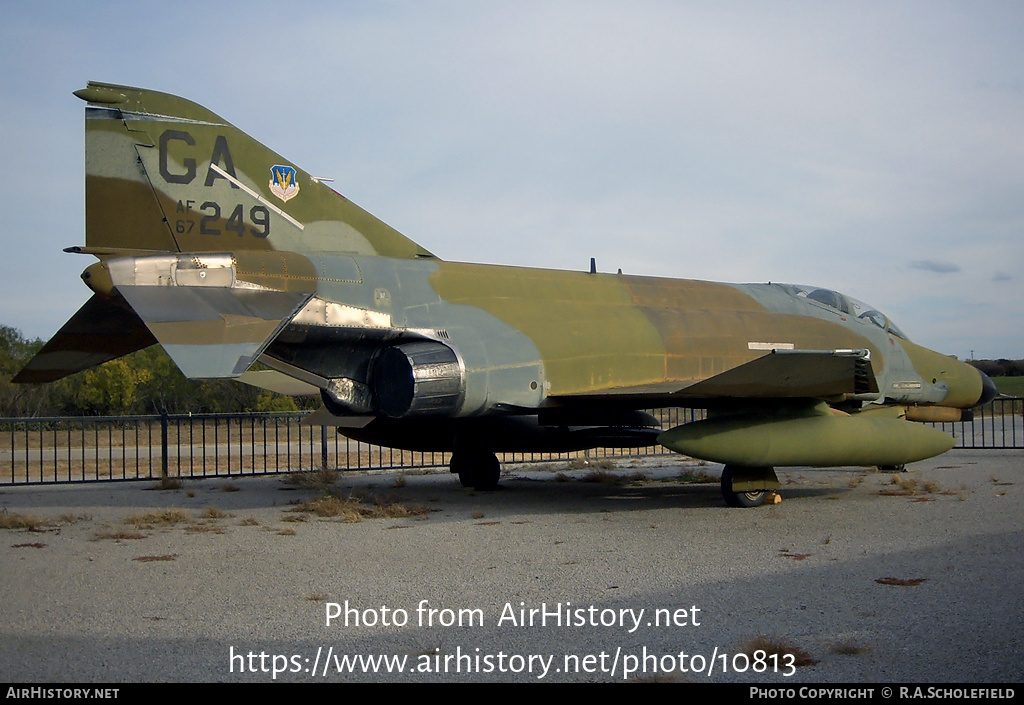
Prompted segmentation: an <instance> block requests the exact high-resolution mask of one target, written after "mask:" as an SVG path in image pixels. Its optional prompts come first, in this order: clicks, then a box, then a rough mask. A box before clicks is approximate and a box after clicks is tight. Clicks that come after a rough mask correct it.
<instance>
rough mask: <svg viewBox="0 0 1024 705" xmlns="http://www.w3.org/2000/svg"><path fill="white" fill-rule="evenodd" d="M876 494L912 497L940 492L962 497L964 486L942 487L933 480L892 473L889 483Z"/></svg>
mask: <svg viewBox="0 0 1024 705" xmlns="http://www.w3.org/2000/svg"><path fill="white" fill-rule="evenodd" d="M876 494H880V495H882V496H884V497H914V496H919V495H931V494H941V495H947V496H952V497H959V498H960V499H964V488H963V487H961V488H960V489H959V490H953V489H950V488H948V487H943V486H942V485H941V484H940V483H938V482H936V481H935V480H928V479H925V478H919V477H914V476H912V475H906V474H893V475H890V476H889V485H888V486H887V487H885V488H883V489H881V490H878V492H877V493H876Z"/></svg>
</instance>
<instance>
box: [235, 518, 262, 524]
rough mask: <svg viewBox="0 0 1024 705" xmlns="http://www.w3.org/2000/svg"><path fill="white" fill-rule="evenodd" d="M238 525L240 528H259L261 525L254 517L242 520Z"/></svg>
mask: <svg viewBox="0 0 1024 705" xmlns="http://www.w3.org/2000/svg"><path fill="white" fill-rule="evenodd" d="M238 525H239V526H259V525H260V523H259V521H257V520H256V519H254V518H253V517H246V518H245V519H241V520H240V521H239V522H238Z"/></svg>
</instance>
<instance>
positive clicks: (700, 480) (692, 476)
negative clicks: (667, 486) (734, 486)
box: [662, 470, 721, 485]
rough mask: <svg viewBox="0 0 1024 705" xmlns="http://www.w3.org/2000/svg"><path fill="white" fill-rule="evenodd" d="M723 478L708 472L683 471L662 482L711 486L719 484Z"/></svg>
mask: <svg viewBox="0 0 1024 705" xmlns="http://www.w3.org/2000/svg"><path fill="white" fill-rule="evenodd" d="M720 481H721V478H720V477H718V476H717V475H712V474H711V473H709V472H707V471H706V470H683V471H682V472H681V473H679V474H678V475H676V476H675V477H668V478H665V479H664V480H662V482H676V483H679V484H681V485H711V484H718V483H719V482H720Z"/></svg>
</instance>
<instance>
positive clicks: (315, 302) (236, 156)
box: [16, 83, 995, 503]
mask: <svg viewBox="0 0 1024 705" xmlns="http://www.w3.org/2000/svg"><path fill="white" fill-rule="evenodd" d="M76 95H77V96H78V97H79V98H82V99H83V100H85V101H87V102H88V107H87V109H86V245H85V247H77V248H70V251H74V252H81V253H87V254H92V255H94V256H96V257H97V258H98V259H99V262H98V263H96V264H93V265H92V266H90V267H89V268H88V269H86V271H85V272H84V273H83V279H84V280H85V281H86V283H87V284H88V285H89V287H90V288H91V289H92V290H93V291H94V295H93V297H92V299H90V300H89V302H88V303H87V304H86V305H85V306H84V307H83V308H82V309H81V310H80V311H79V312H78V313H77V314H76V315H75V316H74V317H73V318H72V319H71V320H70V321H69V322H68V323H67V324H66V325H65V326H64V328H62V329H61V330H60V331H59V332H58V333H57V334H56V335H55V336H54V338H53V339H52V340H51V341H50V343H49V344H48V345H47V346H46V347H45V348H44V349H43V351H41V352H40V354H39V355H38V356H37V357H36V358H34V359H33V360H32V361H31V362H30V363H29V364H28V366H27V367H26V368H25V369H24V370H23V371H22V372H21V373H20V374H19V375H18V377H16V381H20V382H45V381H50V380H54V379H58V378H60V377H63V376H65V375H68V374H72V373H74V372H78V371H80V370H83V369H86V368H88V367H91V366H93V365H96V364H100V363H102V362H104V361H106V360H110V359H113V358H115V357H118V356H120V355H124V354H127V353H129V352H132V351H133V350H137V349H141V348H144V347H146V346H148V345H152V344H154V343H159V344H161V345H163V346H164V348H165V349H166V350H167V352H168V353H169V354H170V355H171V357H172V358H173V359H174V361H175V362H176V364H177V365H178V366H179V367H180V368H181V370H182V371H183V372H184V373H185V374H186V375H188V376H190V377H204V378H205V377H239V378H241V379H243V380H244V381H250V382H254V383H257V384H261V385H264V386H267V387H268V388H274V389H281V390H284V391H289V392H292V393H309V392H313V393H316V392H318V391H319V392H320V393H321V395H322V397H323V400H324V403H325V407H326V410H322V411H321V412H317V414H315V415H314V417H315V419H319V422H321V423H325V424H330V425H337V426H338V427H339V430H340V431H341V432H343V433H345V434H347V435H350V436H352V437H355V438H358V439H361V440H366V441H369V442H373V443H379V444H382V445H388V446H392V447H400V448H412V449H423V450H428V449H439V450H452V451H454V455H453V460H452V471H453V472H458V473H459V475H460V478H462V480H463V481H464V482H465V483H467V484H472V485H475V486H479V487H489V486H493V484H494V483H495V482H496V481H497V472H498V469H497V459H496V458H495V457H494V453H495V452H498V451H503V450H569V449H583V448H590V447H598V446H613V447H614V446H623V447H628V446H638V445H648V444H651V443H654V442H656V441H657V442H661V443H662V444H664V445H666V446H667V447H669V448H672V449H673V450H677V451H680V452H683V453H687V454H690V455H694V456H696V457H703V458H706V459H709V460H714V461H717V462H723V463H726V464H727V465H728V466H729V467H727V472H726V477H725V479H723V491H724V492H725V493H726V499H727V500H730V503H736V502H737V501H739V502H740V503H757V501H758V500H759V497H760V495H759V493H761V494H763V492H762V490H764V489H770V488H772V487H774V486H777V483H776V482H775V479H774V473H773V472H772V471H771V466H777V465H819V466H827V465H844V464H867V465H901V464H903V463H906V462H912V461H914V460H919V459H923V458H925V457H930V456H932V455H937V454H939V453H941V452H944V451H945V450H948V449H949V448H950V447H951V446H952V439H950V438H949V437H948V436H947V435H946V434H943V433H941V432H939V431H935V430H934V429H932V428H930V427H926V426H922V425H920V424H914V423H912V422H911V421H908V420H906V419H912V420H947V419H953V418H959V417H960V410H962V409H969V408H971V407H973V406H975V405H977V404H979V403H982V402H984V401H987V400H988V399H990V398H992V396H994V394H995V392H994V387H993V386H992V384H991V381H990V380H988V379H987V378H986V377H984V376H983V375H981V374H980V373H979V372H977V371H976V370H975V369H974V368H973V367H970V366H968V365H966V364H965V363H962V362H958V361H956V360H955V359H953V358H949V357H946V356H943V355H940V354H938V353H935V352H933V351H930V350H927V349H926V348H923V347H920V346H917V345H914V344H913V343H911V342H910V341H908V340H907V339H906V338H905V337H904V336H903V335H902V334H901V333H900V332H899V330H898V329H897V328H896V327H895V326H894V325H892V323H891V322H890V321H889V320H888V319H887V318H886V317H885V316H884V315H882V314H881V313H879V312H878V311H876V310H873V309H870V307H867V306H865V305H864V304H862V303H861V302H858V301H855V300H853V299H850V298H848V297H845V296H843V295H841V294H838V293H837V292H832V291H829V290H826V289H814V288H812V287H797V286H789V285H780V284H745V285H739V284H736V285H733V284H721V283H714V282H703V281H687V280H674V279H659V278H651V277H635V276H626V275H622V274H614V275H613V274H599V273H595V272H591V273H587V272H571V271H554V270H544V269H529V268H520V267H503V266H490V265H478V264H464V263H456V262H447V261H442V260H441V259H439V258H437V257H436V256H434V255H433V254H431V253H430V252H429V251H427V250H425V249H424V248H422V247H421V246H419V245H418V244H417V243H415V242H413V241H412V240H409V239H408V238H406V237H405V236H403V235H402V234H401V233H399V232H397V231H396V230H394V229H393V228H391V227H389V226H387V225H386V224H384V223H383V222H381V221H380V220H378V219H376V218H375V217H373V216H372V215H370V214H369V213H367V212H366V211H364V210H362V209H360V208H359V207H358V206H356V205H354V204H352V203H351V202H350V201H348V200H347V199H345V198H344V197H343V196H341V195H340V194H338V193H337V192H335V191H333V190H332V189H330V188H329V187H328V186H326V185H325V184H323V183H322V182H321V181H320V180H318V179H316V178H314V177H312V176H310V175H309V174H308V173H306V172H304V171H302V170H301V169H298V168H297V167H295V166H294V165H292V164H291V163H290V162H289V161H288V160H287V159H285V158H284V157H282V156H280V155H278V154H275V153H274V152H272V151H270V150H269V149H267V148H266V147H264V146H263V145H261V144H259V143H258V142H256V141H255V140H253V139H252V138H250V137H248V136H247V135H245V134H244V133H242V132H240V131H239V130H238V129H237V128H235V127H233V126H232V125H230V124H228V123H227V122H226V121H224V120H223V119H222V118H220V117H219V116H217V115H215V114H214V113H212V112H210V111H208V110H206V109H205V108H203V107H201V106H199V105H196V104H194V103H192V102H190V101H187V100H184V99H182V98H178V97H175V96H171V95H167V94H163V93H157V92H154V91H148V90H141V89H137V88H129V87H126V86H114V85H107V84H101V83H90V84H89V86H88V87H87V88H85V89H83V90H80V91H77V92H76ZM257 360H259V361H260V362H261V363H263V364H265V365H266V366H267V367H269V368H271V370H272V371H268V370H263V371H261V372H256V373H254V372H247V370H248V369H249V367H250V366H251V365H252V364H253V363H254V362H256V361H257ZM665 406H692V407H702V408H707V409H708V410H709V418H708V420H707V421H703V422H700V423H695V424H687V425H685V426H681V427H678V428H676V429H672V430H670V431H667V432H665V433H663V434H661V435H658V434H659V430H658V429H657V423H656V421H655V420H654V419H653V417H651V416H650V415H649V414H645V413H643V412H640V411H639V410H640V409H650V408H655V407H665ZM741 490H746V491H747V494H745V495H740V494H737V493H740V492H741ZM737 497H739V499H737Z"/></svg>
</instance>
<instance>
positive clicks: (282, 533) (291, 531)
mask: <svg viewBox="0 0 1024 705" xmlns="http://www.w3.org/2000/svg"><path fill="white" fill-rule="evenodd" d="M296 533H298V532H296V531H295V529H281V530H280V531H278V532H277V535H278V536H295V534H296Z"/></svg>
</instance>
